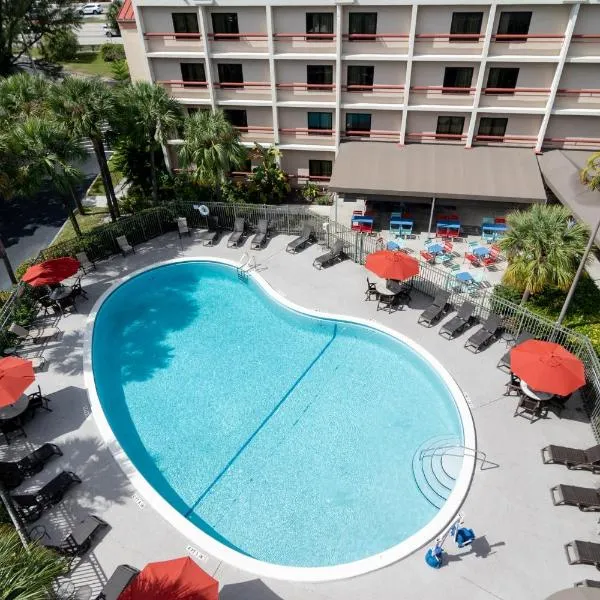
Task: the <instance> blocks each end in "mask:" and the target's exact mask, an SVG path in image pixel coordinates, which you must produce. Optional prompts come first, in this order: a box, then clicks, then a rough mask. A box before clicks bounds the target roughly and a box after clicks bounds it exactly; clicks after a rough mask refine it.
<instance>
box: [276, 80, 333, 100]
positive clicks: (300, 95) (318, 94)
mask: <svg viewBox="0 0 600 600" xmlns="http://www.w3.org/2000/svg"><path fill="white" fill-rule="evenodd" d="M277 90H278V95H277V98H278V100H280V101H282V102H302V101H306V102H335V94H334V92H335V84H333V83H278V84H277Z"/></svg>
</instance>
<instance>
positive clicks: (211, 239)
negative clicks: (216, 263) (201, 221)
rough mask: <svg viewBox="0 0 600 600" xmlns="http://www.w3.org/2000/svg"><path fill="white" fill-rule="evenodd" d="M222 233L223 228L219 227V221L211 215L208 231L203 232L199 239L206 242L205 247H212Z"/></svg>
mask: <svg viewBox="0 0 600 600" xmlns="http://www.w3.org/2000/svg"><path fill="white" fill-rule="evenodd" d="M220 232H221V226H220V225H219V219H218V218H217V217H215V216H214V215H211V216H209V217H208V229H207V231H202V232H201V233H200V234H199V235H198V239H199V240H200V241H202V242H204V245H205V246H212V245H213V244H214V243H215V242H216V241H217V239H218V238H219V234H220Z"/></svg>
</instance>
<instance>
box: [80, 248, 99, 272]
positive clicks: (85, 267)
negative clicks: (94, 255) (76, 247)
mask: <svg viewBox="0 0 600 600" xmlns="http://www.w3.org/2000/svg"><path fill="white" fill-rule="evenodd" d="M75 258H76V259H77V260H78V261H79V266H80V267H81V269H82V271H83V272H84V273H85V274H87V272H88V271H91V270H92V269H95V268H96V263H94V262H92V261H91V260H90V259H89V258H88V257H87V254H86V253H85V252H78V253H77V254H76V255H75Z"/></svg>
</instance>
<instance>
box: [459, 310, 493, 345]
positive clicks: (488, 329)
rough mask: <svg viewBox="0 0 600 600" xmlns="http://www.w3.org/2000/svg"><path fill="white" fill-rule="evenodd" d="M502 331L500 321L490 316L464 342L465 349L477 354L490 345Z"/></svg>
mask: <svg viewBox="0 0 600 600" xmlns="http://www.w3.org/2000/svg"><path fill="white" fill-rule="evenodd" d="M501 331H502V319H501V318H500V317H499V316H498V315H495V314H493V313H492V314H491V315H490V316H489V317H488V318H487V319H486V320H485V321H484V322H483V323H482V324H481V329H479V330H478V331H476V332H475V333H474V334H473V335H472V336H471V337H470V338H469V339H468V340H467V341H466V342H465V348H468V349H469V350H472V351H473V352H479V351H480V350H482V349H483V348H485V347H486V346H488V345H489V344H491V343H492V342H493V341H494V340H495V339H496V338H497V337H498V336H499V335H500V332H501Z"/></svg>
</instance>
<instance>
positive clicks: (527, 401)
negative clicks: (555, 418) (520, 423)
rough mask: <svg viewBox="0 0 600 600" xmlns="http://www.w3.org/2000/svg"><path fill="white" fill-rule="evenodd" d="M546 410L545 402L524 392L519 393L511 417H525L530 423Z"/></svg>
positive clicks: (541, 416)
mask: <svg viewBox="0 0 600 600" xmlns="http://www.w3.org/2000/svg"><path fill="white" fill-rule="evenodd" d="M547 412H548V405H547V403H546V402H541V401H540V400H534V399H533V398H529V397H528V396H526V395H525V394H521V396H520V398H519V403H518V404H517V408H516V409H515V412H514V414H513V417H525V418H526V419H529V421H530V422H531V423H534V422H535V421H537V420H538V419H541V418H543V417H545V416H546V413H547Z"/></svg>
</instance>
